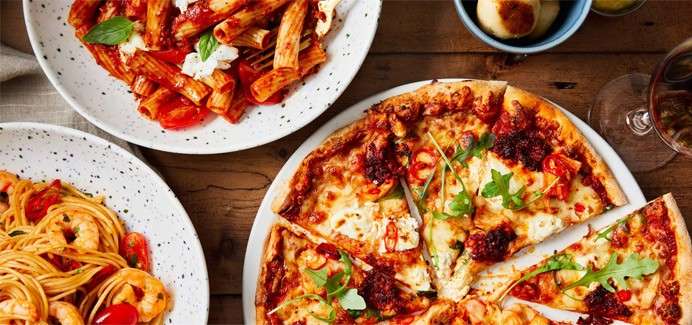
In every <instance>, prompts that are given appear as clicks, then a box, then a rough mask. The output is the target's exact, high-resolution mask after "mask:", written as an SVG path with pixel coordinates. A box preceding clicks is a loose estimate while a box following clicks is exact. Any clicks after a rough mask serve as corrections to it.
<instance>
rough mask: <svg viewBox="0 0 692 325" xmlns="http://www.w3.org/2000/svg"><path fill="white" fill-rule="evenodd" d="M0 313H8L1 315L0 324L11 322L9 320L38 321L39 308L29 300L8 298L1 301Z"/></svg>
mask: <svg viewBox="0 0 692 325" xmlns="http://www.w3.org/2000/svg"><path fill="white" fill-rule="evenodd" d="M0 314H2V315H7V316H8V317H7V318H5V317H4V316H3V317H0V324H2V325H5V324H10V322H9V320H26V321H37V320H38V310H37V309H36V306H34V304H32V303H31V302H29V301H26V300H20V299H7V300H3V301H0Z"/></svg>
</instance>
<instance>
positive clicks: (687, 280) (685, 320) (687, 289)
mask: <svg viewBox="0 0 692 325" xmlns="http://www.w3.org/2000/svg"><path fill="white" fill-rule="evenodd" d="M663 201H664V202H665V204H666V207H667V209H668V219H669V220H670V223H671V226H672V227H673V230H674V232H675V241H676V243H677V246H678V250H677V269H676V270H675V277H676V279H677V280H678V282H679V283H680V297H679V299H678V303H679V305H680V308H681V309H682V318H680V324H692V304H690V303H689V302H690V301H692V272H690V270H692V243H690V233H689V232H688V231H687V226H686V225H685V218H684V217H683V216H682V214H681V213H680V209H678V205H677V204H676V202H675V199H674V198H673V195H672V194H671V193H668V194H665V195H663Z"/></svg>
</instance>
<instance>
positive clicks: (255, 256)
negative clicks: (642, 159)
mask: <svg viewBox="0 0 692 325" xmlns="http://www.w3.org/2000/svg"><path fill="white" fill-rule="evenodd" d="M463 80H471V79H468V78H443V79H429V80H421V81H416V82H411V83H406V84H402V85H399V86H395V87H393V88H389V89H386V90H384V91H381V92H378V93H377V94H375V95H372V96H369V97H367V98H365V99H363V100H361V101H359V102H357V103H355V104H353V105H351V106H350V107H348V108H347V109H344V110H343V111H342V112H341V113H339V114H338V115H336V116H335V117H333V118H332V119H330V120H329V121H328V122H327V123H325V124H324V125H323V126H321V127H320V128H319V129H318V130H317V131H315V132H314V133H313V134H311V135H310V136H309V137H308V138H307V139H305V141H304V142H303V143H302V144H301V145H300V146H299V147H298V149H296V151H295V152H294V153H293V154H292V155H291V156H290V157H289V158H288V159H287V160H286V162H285V163H284V165H283V166H282V167H281V169H280V170H279V172H278V173H277V174H276V176H275V177H274V180H273V181H272V184H271V185H270V186H269V188H268V189H267V192H266V194H265V196H264V198H263V199H262V202H261V203H260V206H259V208H258V210H257V213H256V215H255V220H254V221H253V223H252V229H251V230H250V235H249V237H248V243H247V246H246V248H245V259H244V261H243V290H242V300H243V318H244V320H245V323H246V324H253V323H255V313H256V311H255V292H256V290H257V280H258V277H259V273H260V268H261V257H262V253H263V251H264V244H265V242H266V238H267V235H268V234H269V231H270V230H271V226H272V225H273V224H274V220H276V218H278V216H277V215H276V214H275V213H274V212H273V211H272V210H271V204H272V201H273V200H274V196H275V195H276V194H277V191H278V190H279V189H280V188H279V187H280V186H283V185H284V184H285V182H286V181H288V179H289V178H290V177H291V176H292V174H293V172H294V170H295V168H297V166H298V164H299V162H300V161H302V159H303V158H304V157H305V156H306V155H307V154H308V153H309V152H310V151H311V150H312V149H314V148H315V147H317V146H318V145H319V144H320V143H321V142H322V141H323V140H324V139H325V138H326V137H327V136H329V135H330V134H332V133H333V132H334V131H336V130H338V129H340V128H342V127H344V126H346V125H348V124H350V123H352V122H354V121H356V120H357V119H358V118H360V117H362V116H363V110H364V109H367V108H369V107H370V106H372V105H373V104H376V103H378V102H380V101H382V100H384V99H386V98H389V97H391V96H395V95H398V94H401V93H404V92H409V91H412V90H415V89H417V88H419V87H421V86H423V85H425V84H429V83H431V82H433V81H439V82H455V81H463ZM541 98H544V97H542V96H541ZM544 99H546V100H548V101H549V102H551V103H553V104H554V105H555V106H557V107H558V108H560V110H562V112H563V113H565V115H567V117H568V118H569V120H570V121H571V122H572V123H573V124H574V125H575V126H576V127H577V129H579V131H580V132H582V133H583V134H584V136H585V137H586V138H587V139H588V140H589V142H591V144H592V146H593V147H594V150H596V151H597V152H598V153H599V155H600V156H601V157H602V158H603V160H604V161H605V162H606V164H608V168H610V170H611V172H612V173H613V175H614V177H615V178H616V179H617V181H618V184H619V185H620V187H621V188H622V191H623V192H624V193H625V196H626V197H627V200H628V201H627V204H625V205H623V206H620V207H617V208H615V209H613V210H611V211H614V210H617V211H618V213H619V214H623V215H624V214H627V213H629V212H631V211H633V210H634V209H635V208H638V207H640V206H642V205H643V204H644V203H646V199H645V197H644V193H643V192H642V190H641V187H640V186H639V183H637V180H636V179H635V178H634V176H633V175H632V172H631V171H630V170H629V168H627V166H626V165H625V163H624V162H623V161H622V158H620V156H619V155H618V154H617V152H616V151H615V150H614V149H613V148H612V147H611V146H610V145H609V144H608V142H606V141H605V139H603V137H601V136H600V135H599V134H598V133H597V132H596V131H595V130H593V128H591V126H589V125H588V124H587V123H586V122H584V121H582V120H581V119H580V118H578V117H577V116H576V115H574V114H572V113H571V112H570V111H568V110H567V109H565V108H564V107H562V106H561V105H559V104H557V103H555V102H554V101H552V100H550V99H547V98H544ZM616 169H617V170H618V172H620V173H622V175H621V176H620V177H618V176H617V175H618V174H616V173H615V170H616ZM622 184H626V185H627V186H626V187H625V185H622ZM632 185H633V186H632ZM604 214H605V213H604ZM604 214H601V215H600V216H602V215H604ZM268 216H273V218H271V219H270V218H267V217H268ZM600 216H596V217H594V218H598V217H600ZM594 218H590V220H591V221H593V220H594ZM587 223H588V221H585V222H582V223H579V224H577V225H573V226H571V227H568V228H567V229H570V228H572V227H574V226H578V225H583V224H587ZM567 229H565V231H566V230H567ZM551 237H553V238H554V237H555V235H554V236H551Z"/></svg>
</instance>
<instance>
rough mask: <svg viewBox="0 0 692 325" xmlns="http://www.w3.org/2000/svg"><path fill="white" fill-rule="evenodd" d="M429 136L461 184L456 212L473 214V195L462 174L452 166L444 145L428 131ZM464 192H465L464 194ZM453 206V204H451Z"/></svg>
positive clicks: (457, 196)
mask: <svg viewBox="0 0 692 325" xmlns="http://www.w3.org/2000/svg"><path fill="white" fill-rule="evenodd" d="M428 137H430V140H431V141H432V143H433V145H434V146H435V149H437V152H438V153H439V154H440V156H441V157H442V160H443V161H444V162H445V164H446V165H447V168H448V169H449V171H450V172H451V173H452V175H453V176H454V178H456V180H457V182H459V184H461V191H460V192H459V193H457V195H456V196H455V198H454V202H453V203H454V204H455V208H454V212H453V213H456V214H457V215H456V216H461V215H471V214H473V210H474V206H473V202H472V201H471V195H469V193H468V191H467V190H466V185H465V184H464V181H463V180H462V179H461V176H459V174H457V172H456V171H455V170H454V167H453V166H452V162H451V161H449V158H447V155H446V154H445V152H444V150H442V147H440V145H439V144H438V143H437V140H435V137H433V135H432V134H431V133H430V132H428ZM462 193H463V194H462ZM450 208H451V206H450Z"/></svg>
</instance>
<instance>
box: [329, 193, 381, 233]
mask: <svg viewBox="0 0 692 325" xmlns="http://www.w3.org/2000/svg"><path fill="white" fill-rule="evenodd" d="M378 210H379V205H378V204H377V203H374V202H366V203H365V204H364V205H363V206H359V205H358V204H357V203H355V204H352V205H351V206H347V207H343V208H342V209H338V210H336V211H334V212H333V215H332V218H330V219H331V227H332V229H334V231H336V232H338V233H340V234H342V235H344V236H347V237H349V238H351V239H356V240H366V241H367V240H370V239H371V237H372V233H373V232H375V233H376V232H378V225H377V224H375V222H374V221H375V214H377V212H378Z"/></svg>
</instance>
